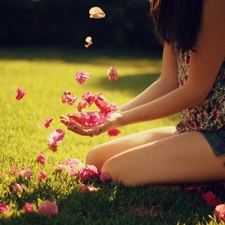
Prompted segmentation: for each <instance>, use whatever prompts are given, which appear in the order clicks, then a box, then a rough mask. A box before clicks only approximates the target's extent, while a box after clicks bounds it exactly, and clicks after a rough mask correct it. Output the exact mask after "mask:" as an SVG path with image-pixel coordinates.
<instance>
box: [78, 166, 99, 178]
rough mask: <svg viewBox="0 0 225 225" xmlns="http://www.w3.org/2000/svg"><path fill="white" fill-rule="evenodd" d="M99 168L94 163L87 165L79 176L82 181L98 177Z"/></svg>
mask: <svg viewBox="0 0 225 225" xmlns="http://www.w3.org/2000/svg"><path fill="white" fill-rule="evenodd" d="M98 176H99V174H98V170H97V168H96V167H95V166H93V165H85V166H84V167H83V168H82V169H81V170H80V172H79V174H78V177H79V178H80V180H81V181H86V180H88V179H89V178H95V177H98Z"/></svg>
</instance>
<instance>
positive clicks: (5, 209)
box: [0, 203, 9, 213]
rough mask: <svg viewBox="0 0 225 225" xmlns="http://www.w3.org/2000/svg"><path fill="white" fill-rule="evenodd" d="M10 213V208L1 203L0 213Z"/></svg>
mask: <svg viewBox="0 0 225 225" xmlns="http://www.w3.org/2000/svg"><path fill="white" fill-rule="evenodd" d="M8 211H9V206H8V205H6V204H5V203H0V212H3V213H7V212H8Z"/></svg>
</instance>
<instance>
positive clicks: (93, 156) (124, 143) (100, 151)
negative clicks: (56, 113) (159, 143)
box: [86, 126, 176, 171]
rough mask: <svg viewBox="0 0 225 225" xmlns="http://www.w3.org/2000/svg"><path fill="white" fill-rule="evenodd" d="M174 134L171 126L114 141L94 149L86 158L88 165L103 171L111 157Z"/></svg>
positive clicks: (174, 130)
mask: <svg viewBox="0 0 225 225" xmlns="http://www.w3.org/2000/svg"><path fill="white" fill-rule="evenodd" d="M174 133H176V129H175V127H172V126H170V127H162V128H155V129H151V130H146V131H142V132H139V133H135V134H131V135H128V136H124V137H121V138H117V139H114V140H112V141H109V142H106V143H104V144H102V145H99V146H97V147H95V148H94V149H92V150H91V151H90V152H89V153H88V155H87V157H86V164H90V165H95V166H96V167H97V168H98V170H99V171H101V168H102V165H103V164H104V163H105V162H106V161H107V160H108V159H110V158H111V157H113V156H115V155H117V154H119V153H122V152H124V151H127V150H129V149H132V148H134V147H137V146H141V145H143V144H146V143H150V142H153V141H156V140H160V139H163V138H166V137H169V136H171V135H174Z"/></svg>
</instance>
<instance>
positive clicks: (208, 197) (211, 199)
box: [202, 191, 221, 207]
mask: <svg viewBox="0 0 225 225" xmlns="http://www.w3.org/2000/svg"><path fill="white" fill-rule="evenodd" d="M202 199H203V200H204V201H205V202H206V203H207V204H208V205H210V206H212V207H216V206H217V205H219V204H221V201H220V199H219V198H216V197H215V195H214V194H213V193H212V191H208V192H207V193H205V194H203V195H202Z"/></svg>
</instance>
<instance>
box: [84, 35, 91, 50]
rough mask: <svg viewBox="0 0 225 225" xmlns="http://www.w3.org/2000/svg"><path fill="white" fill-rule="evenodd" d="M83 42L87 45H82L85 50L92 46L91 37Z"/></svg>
mask: <svg viewBox="0 0 225 225" xmlns="http://www.w3.org/2000/svg"><path fill="white" fill-rule="evenodd" d="M85 41H86V42H87V44H85V45H84V46H85V47H86V48H88V47H89V46H90V45H92V44H93V42H92V37H90V36H88V37H86V39H85Z"/></svg>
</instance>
